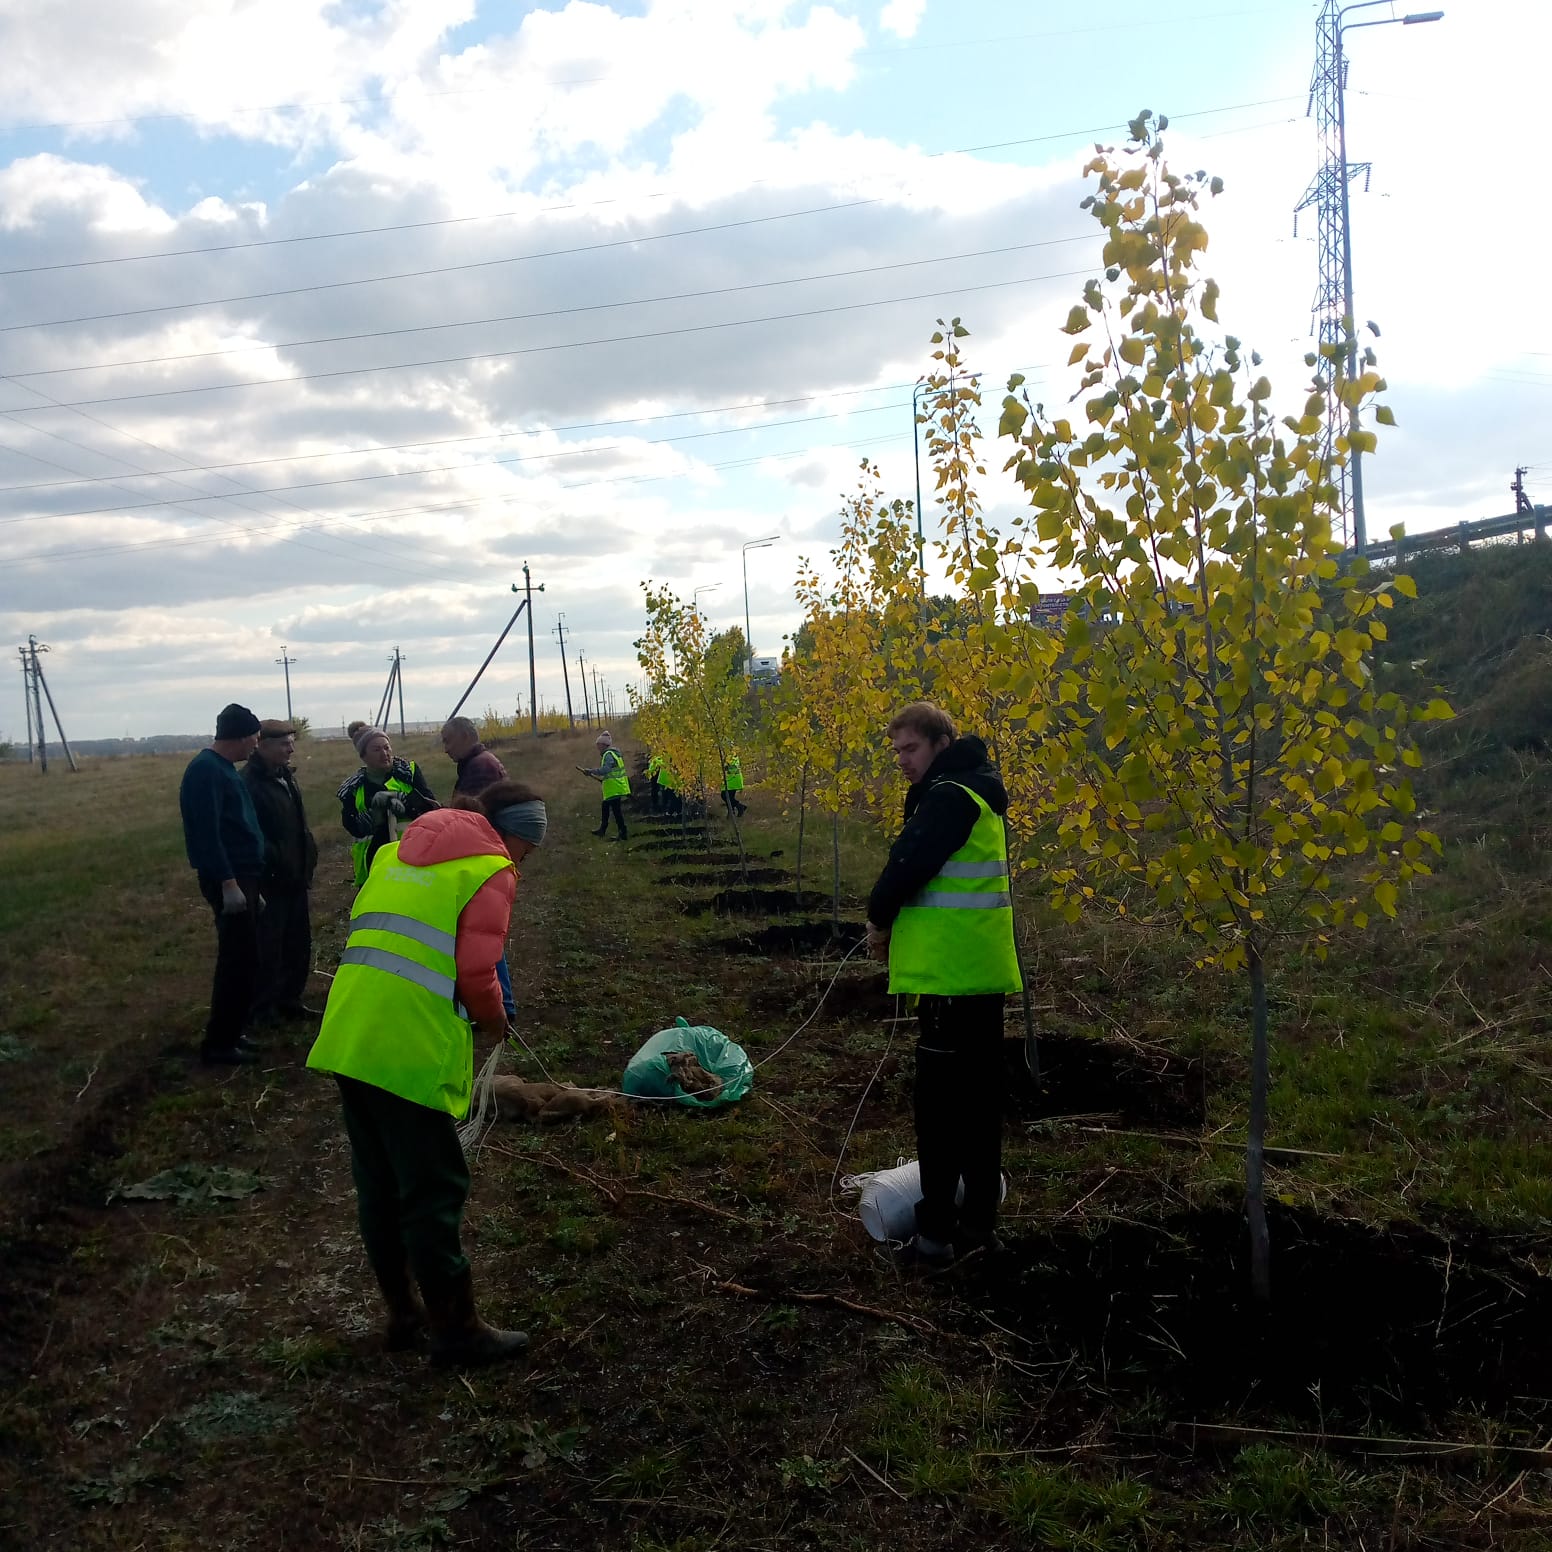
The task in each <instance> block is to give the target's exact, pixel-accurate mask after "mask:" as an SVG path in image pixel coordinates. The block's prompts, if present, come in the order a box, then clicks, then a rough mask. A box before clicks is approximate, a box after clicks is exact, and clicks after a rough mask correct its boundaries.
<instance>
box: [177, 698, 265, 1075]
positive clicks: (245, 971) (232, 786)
mask: <svg viewBox="0 0 1552 1552" xmlns="http://www.w3.org/2000/svg"><path fill="white" fill-rule="evenodd" d="M258 743H259V719H258V718H257V717H256V716H254V714H253V713H252V712H251V711H249V710H248V708H247V707H246V706H239V705H237V704H236V703H235V702H233V703H232V704H231V705H229V706H223V707H222V708H221V713H220V715H219V716H218V717H217V718H216V736H215V738H214V739H213V740H212V741H211V744H210V747H209V748H208V749H201V750H200V752H199V753H198V754H197V755H195V756H194V758H193V759H192V760H190V761H189V764H188V768H187V769H186V770H185V771H184V773H183V784H182V785H181V786H180V787H179V789H178V806H179V808H180V809H181V810H182V812H183V844H184V848H185V850H186V851H187V852H188V855H189V866H190V867H191V868H193V869H194V872H195V874H196V876H197V877H198V879H199V892H200V893H201V894H202V895H203V896H204V897H205V901H206V903H207V904H208V905H209V906H210V909H211V910H212V911H213V912H214V913H215V922H216V973H215V979H214V982H213V983H212V985H211V988H210V1018H209V1020H208V1022H207V1023H206V1025H205V1039H204V1042H203V1044H202V1045H201V1046H200V1055H201V1056H202V1057H203V1058H204V1059H205V1060H206V1061H207V1062H210V1063H213V1064H217V1065H222V1066H228V1067H235V1066H247V1065H250V1064H251V1063H253V1062H256V1061H257V1060H258V1059H259V1053H258V1050H257V1048H256V1047H255V1046H253V1045H252V1044H250V1043H249V1042H248V1041H247V1040H246V1039H244V1037H243V1031H244V1029H245V1028H246V1027H247V1023H248V1014H249V1012H250V1010H251V1009H252V1007H253V994H254V986H255V982H256V980H257V977H258V966H259V936H258V915H259V909H260V902H259V874H260V873H261V872H262V871H263V867H264V832H263V831H262V830H261V829H260V828H259V821H258V816H257V815H256V814H255V813H254V810H253V799H252V798H251V797H250V796H249V795H248V788H247V787H246V786H245V785H244V783H243V780H242V778H241V777H240V776H239V775H238V774H237V765H238V763H239V762H240V761H242V760H246V759H247V758H248V756H249V755H250V754H252V753H253V751H254V750H255V749H256V748H257V747H258Z"/></svg>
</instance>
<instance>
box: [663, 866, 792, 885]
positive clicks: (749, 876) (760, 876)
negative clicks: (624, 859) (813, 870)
mask: <svg viewBox="0 0 1552 1552" xmlns="http://www.w3.org/2000/svg"><path fill="white" fill-rule="evenodd" d="M790 877H791V874H789V873H788V872H787V871H786V870H785V869H784V868H750V869H749V871H748V872H747V873H743V872H741V871H740V870H739V869H738V868H718V869H717V870H716V871H715V872H713V871H711V870H710V869H708V870H707V871H706V872H704V873H665V874H663V876H662V877H661V878H659V879H658V880H657V882H658V883H660V884H692V885H694V884H700V885H707V884H745V883H748V884H779V883H781V882H782V880H783V879H786V878H790Z"/></svg>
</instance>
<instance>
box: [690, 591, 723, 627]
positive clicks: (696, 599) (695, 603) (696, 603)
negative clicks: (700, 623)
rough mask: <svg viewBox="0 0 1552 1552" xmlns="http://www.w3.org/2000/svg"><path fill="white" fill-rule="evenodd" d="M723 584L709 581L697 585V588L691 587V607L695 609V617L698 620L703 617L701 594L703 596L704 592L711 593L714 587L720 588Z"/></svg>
mask: <svg viewBox="0 0 1552 1552" xmlns="http://www.w3.org/2000/svg"><path fill="white" fill-rule="evenodd" d="M721 586H722V584H721V583H720V582H707V583H705V584H704V585H702V586H701V587H697V588H692V589H691V591H690V607H691V608H692V609H693V610H694V611H695V618H696V619H697V620H698V619H700V617H701V606H700V596H701V594H702V593H709V592H711V591H712V590H713V589H714V588H719V587H721Z"/></svg>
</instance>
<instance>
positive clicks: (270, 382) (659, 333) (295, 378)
mask: <svg viewBox="0 0 1552 1552" xmlns="http://www.w3.org/2000/svg"><path fill="white" fill-rule="evenodd" d="M1089 273H1090V271H1089V270H1086V269H1081V270H1080V269H1069V270H1058V271H1055V272H1054V273H1052V274H1048V275H1022V276H1019V277H1017V278H1015V279H1013V280H994V281H987V282H984V283H982V284H979V285H974V286H944V287H940V288H939V289H938V290H936V291H918V292H914V293H912V294H911V295H908V296H888V297H877V298H875V299H873V300H871V301H866V302H843V303H838V304H836V305H834V306H832V307H810V308H805V309H803V310H801V311H798V312H790V313H766V314H764V315H762V316H761V317H758V318H728V319H724V320H723V321H721V322H719V323H691V324H681V325H679V326H678V327H676V328H671V329H647V330H644V331H642V332H640V333H636V334H612V335H605V336H603V337H601V338H598V339H586V340H562V341H559V342H557V343H554V344H549V345H523V346H520V347H518V348H516V349H513V350H491V351H481V352H479V353H477V354H474V355H467V356H440V357H436V358H434V359H431V360H427V361H403V362H398V363H396V364H394V365H391V366H378V367H338V368H335V369H333V370H330V371H327V372H297V373H293V374H291V375H290V376H287V377H269V378H261V379H259V380H257V381H253V382H245V383H206V384H203V385H201V386H198V387H193V388H159V389H153V390H150V391H147V392H142V393H119V394H106V395H103V396H101V397H98V398H94V399H69V400H60V401H56V402H57V403H58V404H59V407H60V408H62V409H80V408H83V407H98V406H101V405H105V404H132V403H137V402H139V401H141V400H145V399H176V398H185V397H187V396H188V395H190V394H196V393H228V392H232V391H234V390H236V389H243V388H270V387H275V386H278V385H281V384H288V383H308V382H319V381H322V380H324V379H328V378H337V377H362V376H375V375H377V374H378V373H380V372H403V371H412V370H415V369H416V368H419V367H428V366H460V365H466V364H468V363H470V362H474V361H506V360H511V359H514V358H516V357H519V356H537V355H548V354H552V353H554V352H556V351H562V350H585V349H589V348H591V347H593V346H596V345H626V344H633V343H636V342H639V341H641V340H654V339H670V338H673V337H675V336H678V335H685V334H708V333H713V332H715V331H716V330H718V329H739V328H750V327H753V326H754V325H756V324H762V323H791V322H794V321H796V320H797V319H800V318H824V317H830V316H833V315H835V314H837V313H851V312H863V311H866V310H869V309H872V308H875V307H894V306H898V305H901V304H903V303H906V302H930V301H936V300H939V299H940V298H943V297H959V296H971V295H974V294H976V293H978V292H982V291H1003V290H1007V289H1008V288H1009V287H1011V286H1028V285H1038V284H1040V283H1042V282H1044V281H1048V280H1071V279H1073V278H1074V277H1076V276H1080V275H1087V274H1089ZM23 386H25V385H23ZM34 391H36V390H34ZM34 409H36V406H34ZM30 413H33V411H32V410H26V409H0V415H25V414H30Z"/></svg>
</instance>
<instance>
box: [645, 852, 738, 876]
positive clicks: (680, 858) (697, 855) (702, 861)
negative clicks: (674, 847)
mask: <svg viewBox="0 0 1552 1552" xmlns="http://www.w3.org/2000/svg"><path fill="white" fill-rule="evenodd" d="M655 860H656V861H658V862H667V863H671V864H673V865H674V866H676V867H694V866H696V865H697V864H699V865H700V866H702V867H710V868H726V867H732V866H734V865H735V864H736V863H737V861H738V853H737V852H736V851H665V852H664V853H663V855H662V856H661V857H659V858H657V859H655ZM697 882H699V883H703V884H712V883H715V882H716V880H715V879H713V878H712V877H711V875H710V874H707V875H706V876H705V877H704V878H701V879H698V880H697Z"/></svg>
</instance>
